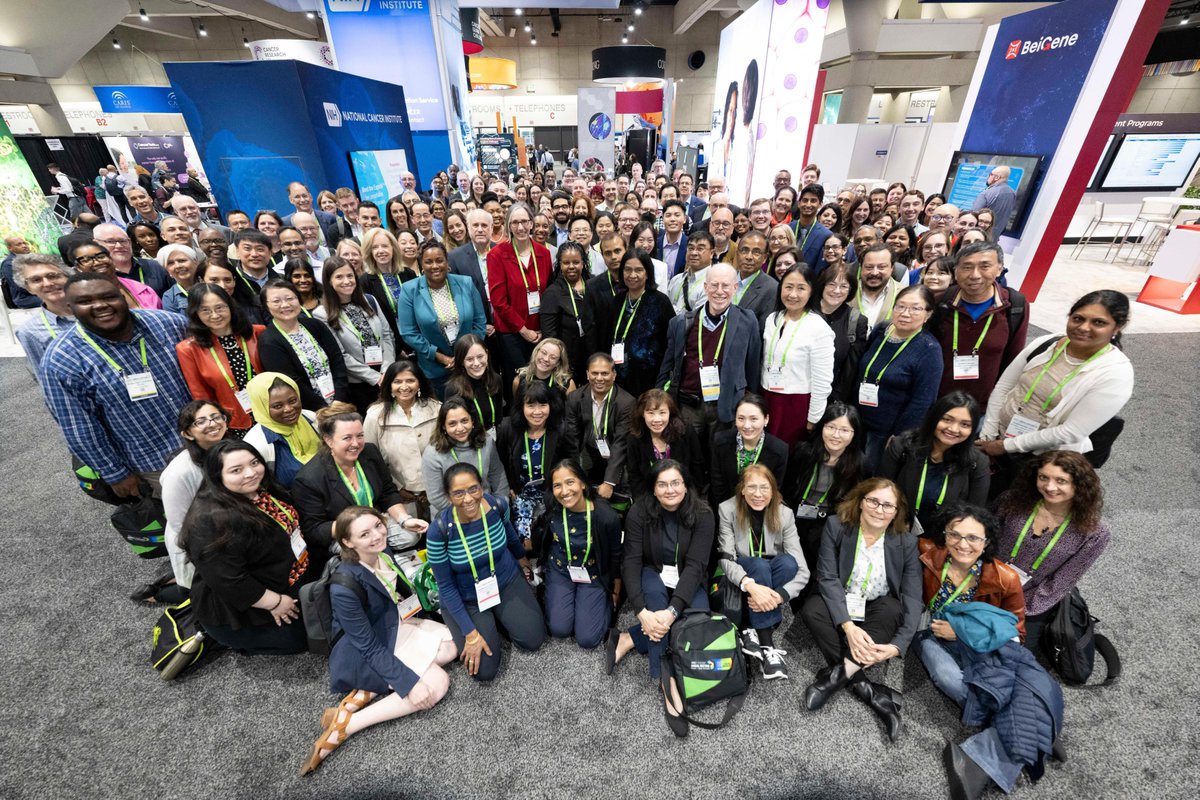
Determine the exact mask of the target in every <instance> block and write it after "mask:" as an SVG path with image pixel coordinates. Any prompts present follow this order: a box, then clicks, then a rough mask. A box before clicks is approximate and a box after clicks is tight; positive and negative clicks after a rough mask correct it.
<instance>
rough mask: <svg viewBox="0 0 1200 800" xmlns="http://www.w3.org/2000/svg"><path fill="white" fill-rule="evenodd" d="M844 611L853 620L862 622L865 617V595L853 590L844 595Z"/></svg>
mask: <svg viewBox="0 0 1200 800" xmlns="http://www.w3.org/2000/svg"><path fill="white" fill-rule="evenodd" d="M846 613H847V614H849V615H850V619H852V620H853V621H854V622H862V621H863V620H864V619H866V618H867V596H866V595H865V594H859V593H858V592H853V593H851V594H848V595H846Z"/></svg>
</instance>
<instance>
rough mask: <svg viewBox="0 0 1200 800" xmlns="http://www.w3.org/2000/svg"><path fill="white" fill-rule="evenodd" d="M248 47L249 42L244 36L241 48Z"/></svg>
mask: <svg viewBox="0 0 1200 800" xmlns="http://www.w3.org/2000/svg"><path fill="white" fill-rule="evenodd" d="M249 46H250V40H249V39H247V38H246V37H245V36H243V37H242V47H249Z"/></svg>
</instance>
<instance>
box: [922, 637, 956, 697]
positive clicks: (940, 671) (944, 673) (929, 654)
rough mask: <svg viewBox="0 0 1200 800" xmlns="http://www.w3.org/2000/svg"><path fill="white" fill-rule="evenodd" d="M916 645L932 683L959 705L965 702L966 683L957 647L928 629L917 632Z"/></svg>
mask: <svg viewBox="0 0 1200 800" xmlns="http://www.w3.org/2000/svg"><path fill="white" fill-rule="evenodd" d="M916 645H917V653H918V654H919V655H920V656H921V663H922V664H924V665H925V669H926V671H927V672H929V679H930V680H932V681H933V685H934V686H936V687H938V688H939V689H941V690H942V692H943V693H944V694H945V695H946V696H947V697H949V698H950V699H951V700H953V701H954V702H956V703H958V704H959V706H961V705H963V704H964V703H966V702H967V685H966V684H965V683H963V671H962V663H961V662H960V661H959V658H958V648H957V647H952V646H947V645H946V644H944V643H943V642H942V640H941V639H939V638H937V637H936V636H934V635H933V631H929V630H925V631H921V632H920V633H918V634H917V638H916Z"/></svg>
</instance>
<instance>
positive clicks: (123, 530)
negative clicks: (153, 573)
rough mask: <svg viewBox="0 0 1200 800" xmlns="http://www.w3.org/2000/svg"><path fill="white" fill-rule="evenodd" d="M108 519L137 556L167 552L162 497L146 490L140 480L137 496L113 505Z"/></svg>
mask: <svg viewBox="0 0 1200 800" xmlns="http://www.w3.org/2000/svg"><path fill="white" fill-rule="evenodd" d="M109 519H110V520H111V521H112V526H113V527H114V528H116V529H117V533H119V534H121V538H122V539H124V540H125V542H126V543H127V544H128V545H129V548H130V549H131V550H133V552H134V553H135V554H136V555H137V556H138V558H147V559H149V558H162V557H163V556H165V555H167V544H166V541H165V531H166V527H167V515H166V512H165V511H164V510H163V504H162V501H161V500H159V499H158V498H156V497H154V496H153V495H152V494H151V493H150V487H149V486H148V485H146V484H142V487H141V496H140V497H138V498H137V499H135V500H134V501H133V502H132V503H127V504H125V505H121V506H117V509H116V510H115V511H113V513H112V516H111V517H109Z"/></svg>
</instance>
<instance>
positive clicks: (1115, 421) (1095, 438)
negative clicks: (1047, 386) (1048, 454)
mask: <svg viewBox="0 0 1200 800" xmlns="http://www.w3.org/2000/svg"><path fill="white" fill-rule="evenodd" d="M1056 342H1058V339H1047V340H1046V341H1044V342H1042V343H1041V344H1039V345H1038V346H1037V347H1035V348H1033V352H1031V353H1030V354H1029V361H1032V360H1033V359H1034V358H1035V357H1036V356H1039V355H1041V354H1042V353H1044V352H1046V351H1047V350H1049V349H1050V348H1051V347H1053V346H1054V344H1055V343H1056ZM1124 430H1125V420H1124V419H1123V418H1122V417H1120V416H1116V417H1113V418H1112V419H1110V420H1109V421H1108V422H1106V423H1104V424H1103V425H1101V426H1100V427H1099V428H1096V430H1094V431H1092V433H1091V435H1090V436H1088V439H1090V440H1091V442H1092V449H1091V450H1089V451H1088V452H1086V453H1084V454H1083V457H1084V458H1086V459H1087V460H1088V463H1089V464H1091V465H1092V467H1094V468H1095V469H1100V468H1101V467H1103V466H1104V463H1105V462H1106V461H1108V459H1109V456H1111V455H1112V448H1113V443H1114V442H1116V441H1117V437H1118V436H1120V435H1121V432H1122V431H1124Z"/></svg>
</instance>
